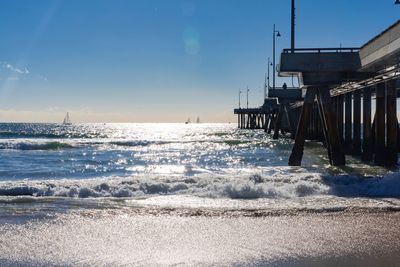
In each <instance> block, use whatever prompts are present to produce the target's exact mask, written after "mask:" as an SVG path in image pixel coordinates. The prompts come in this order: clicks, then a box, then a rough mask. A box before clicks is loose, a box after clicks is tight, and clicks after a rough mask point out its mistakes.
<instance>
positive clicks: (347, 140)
mask: <svg viewBox="0 0 400 267" xmlns="http://www.w3.org/2000/svg"><path fill="white" fill-rule="evenodd" d="M344 111H345V121H344V123H345V135H344V145H345V147H346V151H345V152H346V153H347V154H350V153H351V151H352V150H353V149H352V140H351V139H352V138H351V137H352V132H351V128H352V124H353V121H352V93H347V94H345V110H344Z"/></svg>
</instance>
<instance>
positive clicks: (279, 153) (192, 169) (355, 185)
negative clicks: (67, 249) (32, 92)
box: [0, 124, 400, 208]
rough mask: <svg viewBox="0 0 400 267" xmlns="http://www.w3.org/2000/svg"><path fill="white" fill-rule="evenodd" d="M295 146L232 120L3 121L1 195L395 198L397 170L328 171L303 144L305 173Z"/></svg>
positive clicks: (301, 201) (279, 201) (352, 165)
mask: <svg viewBox="0 0 400 267" xmlns="http://www.w3.org/2000/svg"><path fill="white" fill-rule="evenodd" d="M292 142H293V141H292V140H290V139H280V140H272V139H270V138H269V136H268V135H266V134H265V133H264V132H263V131H246V130H240V129H237V128H236V125H232V124H189V125H185V124H76V125H71V126H64V125H57V124H0V157H1V158H2V161H1V162H0V197H3V198H4V197H5V198H7V197H19V196H28V197H64V198H99V197H106V198H110V199H111V198H132V199H143V198H144V197H145V198H146V199H147V200H146V202H144V201H142V202H140V203H139V202H137V204H138V205H148V204H149V203H153V201H159V202H160V203H164V205H167V203H170V204H171V203H175V204H176V203H178V202H179V201H177V200H176V198H171V197H178V199H179V198H182V201H181V202H182V203H185V204H187V205H194V206H196V205H198V204H194V203H198V201H200V202H201V203H202V201H201V199H204V198H207V199H209V200H210V201H219V202H218V204H216V205H217V206H218V205H223V206H226V205H228V206H229V205H230V204H228V203H229V202H226V201H225V200H226V199H232V200H233V199H235V200H250V199H251V200H261V201H262V203H263V204H262V205H261V206H263V205H264V207H266V206H268V207H272V206H274V205H275V206H279V207H283V206H285V205H286V206H291V207H295V206H299V205H300V206H302V205H303V206H308V207H312V206H314V207H316V206H318V205H317V204H316V203H324V205H325V204H326V206H333V207H335V206H340V205H344V204H343V203H346V205H350V206H351V205H353V204H354V205H366V203H364V204H360V203H363V202H362V201H361V202H360V200H357V201H356V200H353V201H350V202H343V201H342V200H341V198H343V197H344V198H346V197H353V198H354V197H358V198H362V199H366V200H365V201H367V200H368V198H382V199H384V198H396V197H399V196H400V189H399V188H400V182H399V180H400V179H398V176H399V175H398V173H387V170H385V169H379V168H376V167H370V166H369V165H365V164H361V163H360V162H358V161H357V160H355V159H352V158H348V160H349V165H348V166H346V167H344V168H336V167H330V166H329V164H328V160H327V156H326V152H325V150H324V149H323V148H322V146H321V145H320V144H315V143H309V144H308V145H307V147H306V151H305V157H304V161H303V163H304V166H303V167H301V168H299V167H288V166H287V160H288V158H289V155H290V152H291V148H292ZM157 197H161V198H162V199H164V200H161V199H160V198H157ZM184 197H186V199H185V198H184ZM187 197H190V201H187V200H188V199H187ZM316 197H317V198H318V201H314V199H315V198H316ZM320 197H323V199H325V200H326V201H321V199H320ZM271 200H272V202H271ZM288 200H290V201H289V202H287V201H288ZM221 201H222V202H221ZM285 201H286V202H285ZM293 201H294V202H293ZM135 203H136V202H135ZM241 203H244V202H241ZM246 203H247V204H249V202H246ZM283 203H286V204H284V205H283ZM290 203H291V204H290ZM310 203H311V204H310ZM327 203H328V204H327ZM339 203H340V205H339ZM351 203H352V204H351ZM396 203H397V202H396ZM396 203H395V204H393V203H392V204H393V205H395V206H396V205H397V204H396ZM247 204H246V205H247ZM375 204H376V203H375ZM380 204H382V203H381V202H380ZM392 204H391V205H392ZM250 205H251V206H254V205H255V203H254V202H253V203H251V204H250ZM265 205H266V206H265ZM255 206H257V207H258V208H259V207H261V206H259V205H258V204H257V205H255Z"/></svg>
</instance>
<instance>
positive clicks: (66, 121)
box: [63, 112, 72, 125]
mask: <svg viewBox="0 0 400 267" xmlns="http://www.w3.org/2000/svg"><path fill="white" fill-rule="evenodd" d="M63 124H64V125H71V124H72V122H71V119H70V118H69V113H68V112H67V115H65V117H64V120H63Z"/></svg>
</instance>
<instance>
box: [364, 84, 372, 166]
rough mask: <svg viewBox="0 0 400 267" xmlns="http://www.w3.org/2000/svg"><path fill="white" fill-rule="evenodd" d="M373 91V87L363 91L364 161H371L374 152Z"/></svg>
mask: <svg viewBox="0 0 400 267" xmlns="http://www.w3.org/2000/svg"><path fill="white" fill-rule="evenodd" d="M371 91H372V88H371V87H366V88H364V91H363V145H362V155H361V159H362V160H363V161H371V160H372V159H373V152H374V147H373V141H372V125H371Z"/></svg>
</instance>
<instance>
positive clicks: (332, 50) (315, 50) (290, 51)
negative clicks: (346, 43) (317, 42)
mask: <svg viewBox="0 0 400 267" xmlns="http://www.w3.org/2000/svg"><path fill="white" fill-rule="evenodd" d="M359 51H360V48H357V47H339V48H296V49H283V53H284V54H293V53H346V52H348V53H354V52H359Z"/></svg>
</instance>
